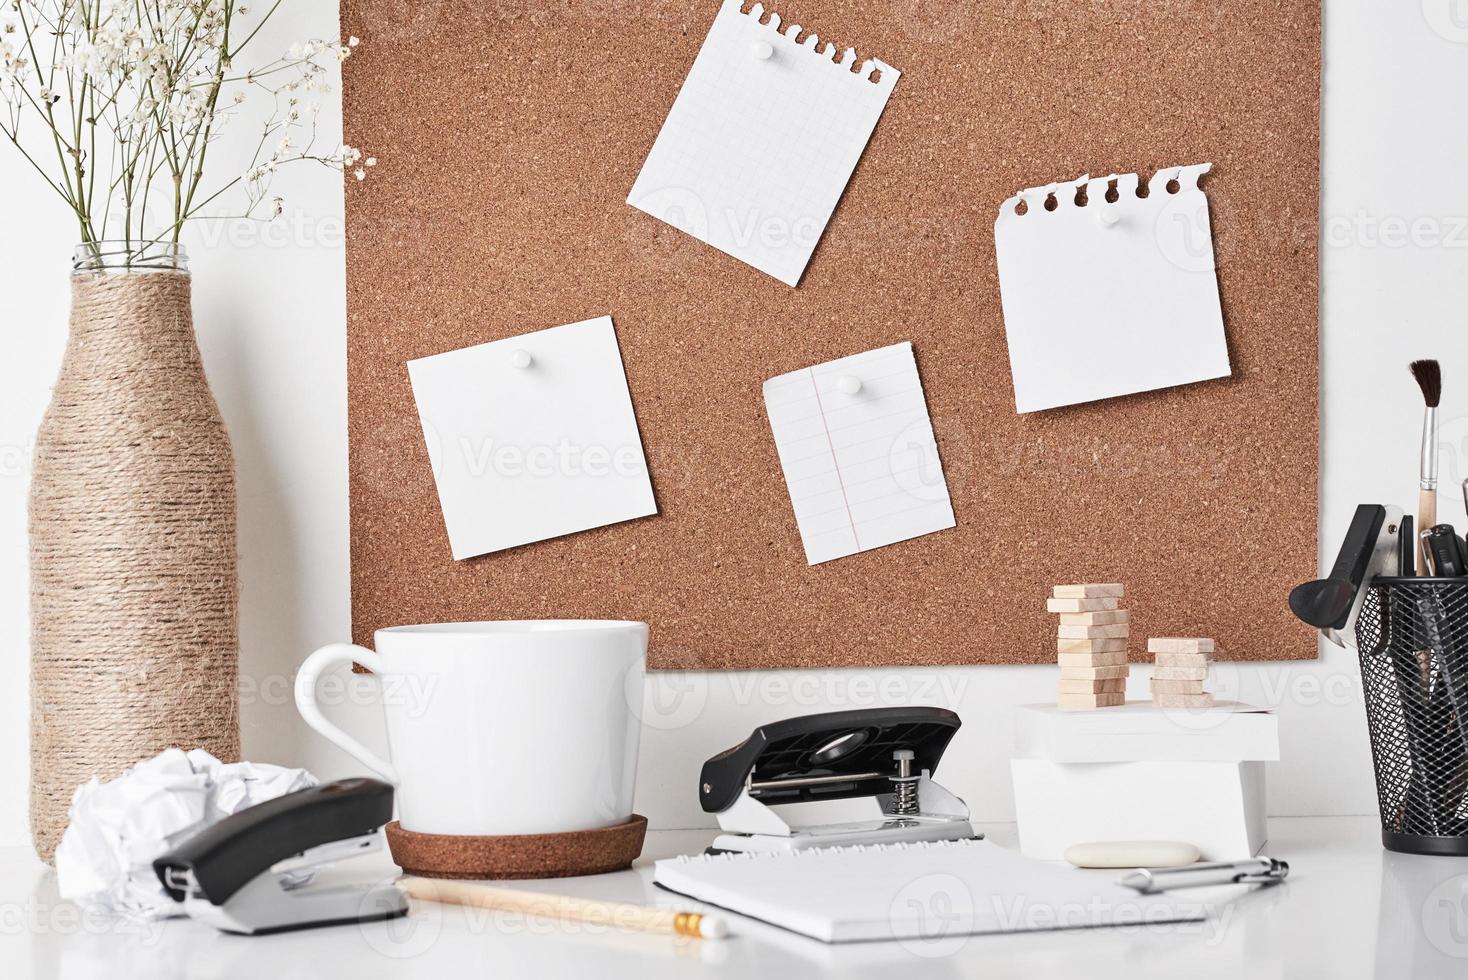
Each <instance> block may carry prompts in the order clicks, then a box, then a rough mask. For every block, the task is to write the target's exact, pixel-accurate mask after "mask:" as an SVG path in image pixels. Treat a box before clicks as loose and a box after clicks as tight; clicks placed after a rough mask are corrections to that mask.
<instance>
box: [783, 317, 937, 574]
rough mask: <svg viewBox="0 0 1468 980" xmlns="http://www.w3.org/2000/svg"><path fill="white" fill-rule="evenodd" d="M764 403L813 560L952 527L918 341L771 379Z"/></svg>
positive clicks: (815, 562)
mask: <svg viewBox="0 0 1468 980" xmlns="http://www.w3.org/2000/svg"><path fill="white" fill-rule="evenodd" d="M853 389H855V390H853ZM765 410H766V412H768V414H769V417H770V429H771V430H772V431H773V432H774V435H775V447H776V449H777V450H778V451H779V454H780V467H781V469H782V470H784V472H785V485H786V486H787V488H788V489H789V491H790V503H791V506H792V507H793V508H794V509H795V522H796V524H797V525H798V526H799V528H800V540H801V542H802V544H804V545H805V558H806V561H807V562H808V563H809V564H811V565H818V564H820V563H821V562H823V561H830V560H831V559H833V558H844V557H845V556H847V555H854V554H856V553H857V552H859V551H870V550H871V549H872V548H880V547H882V546H883V545H889V544H893V543H895V542H898V541H906V540H907V539H908V538H916V537H919V536H921V535H924V534H931V533H933V532H934V531H941V530H943V529H945V528H950V527H953V523H954V522H953V505H952V504H951V503H950V502H949V499H948V484H947V482H946V481H945V480H944V479H943V466H942V463H941V461H940V460H939V459H938V444H937V440H935V439H934V437H933V424H932V421H931V420H930V419H929V418H928V406H927V402H926V401H925V399H924V397H923V385H922V381H921V380H920V379H919V378H918V372H917V361H916V359H915V358H914V357H913V352H912V344H910V343H901V344H893V345H892V346H891V347H881V348H878V349H877V350H873V351H867V352H866V353H865V354H854V355H852V356H851V357H843V358H841V359H840V360H835V361H828V362H827V363H825V364H818V365H816V366H815V367H811V368H802V369H801V370H799V371H792V372H790V373H789V374H782V375H780V376H779V377H777V378H771V379H770V380H769V381H766V382H765Z"/></svg>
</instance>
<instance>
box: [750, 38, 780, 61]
mask: <svg viewBox="0 0 1468 980" xmlns="http://www.w3.org/2000/svg"><path fill="white" fill-rule="evenodd" d="M749 53H750V54H751V55H752V56H753V57H754V58H755V59H756V60H759V61H769V60H770V59H771V58H773V57H774V56H775V49H774V47H773V46H772V45H771V44H770V42H769V41H756V42H754V43H753V44H751V45H750V46H749Z"/></svg>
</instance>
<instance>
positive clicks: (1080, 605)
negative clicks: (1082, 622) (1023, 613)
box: [1045, 597, 1119, 613]
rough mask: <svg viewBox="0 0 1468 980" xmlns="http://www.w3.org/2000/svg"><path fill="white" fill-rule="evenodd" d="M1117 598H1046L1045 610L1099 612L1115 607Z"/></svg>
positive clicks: (1055, 611)
mask: <svg viewBox="0 0 1468 980" xmlns="http://www.w3.org/2000/svg"><path fill="white" fill-rule="evenodd" d="M1118 601H1119V600H1117V599H1108V598H1104V597H1103V598H1100V599H1046V600H1045V610H1046V612H1053V613H1082V612H1100V611H1102V610H1105V609H1115V608H1116V606H1117V603H1118Z"/></svg>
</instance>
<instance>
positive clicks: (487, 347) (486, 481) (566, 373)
mask: <svg viewBox="0 0 1468 980" xmlns="http://www.w3.org/2000/svg"><path fill="white" fill-rule="evenodd" d="M408 376H409V379H410V380H411V381H412V384H413V397H414V399H415V400H416V401H417V403H418V415H419V418H420V420H421V421H422V423H423V436H424V439H425V440H426V442H427V445H428V456H429V460H430V462H431V463H432V465H433V474H434V479H435V481H436V483H437V485H438V499H439V504H440V505H441V506H442V507H443V518H444V524H445V526H446V527H447V529H448V536H449V545H450V547H451V549H452V551H453V556H454V557H455V558H469V557H471V556H473V555H483V554H487V553H489V552H491V551H501V550H503V549H505V548H513V547H515V546H517V545H522V544H529V543H530V542H532V541H542V540H545V539H547V538H554V537H559V536H561V535H563V534H571V533H573V532H575V531H584V530H587V529H588V528H593V527H602V526H604V525H607V524H615V523H616V522H618V521H626V520H631V519H633V518H636V517H646V516H648V515H650V514H655V513H657V504H656V503H655V502H654V500H653V495H652V482H651V480H650V479H649V478H648V472H647V460H646V459H645V457H644V456H643V452H642V439H641V437H640V435H639V434H638V431H637V418H636V416H635V415H634V414H633V411H632V396H631V395H630V394H629V393H628V391H627V378H626V375H625V374H624V373H623V370H622V354H621V350H620V349H619V348H618V346H617V335H616V333H615V332H614V330H613V329H612V318H611V317H609V316H603V317H597V318H596V319H594V320H584V321H582V322H580V323H571V324H567V325H566V326H563V327H552V328H551V329H549V330H538V331H536V332H534V333H527V334H521V335H520V336H518V337H511V338H508V339H506V340H497V341H495V342H493V343H489V344H479V345H477V346H475V347H465V348H463V349H462V350H456V351H450V352H448V353H446V354H435V355H433V356H431V357H422V358H418V359H417V360H413V361H409V362H408Z"/></svg>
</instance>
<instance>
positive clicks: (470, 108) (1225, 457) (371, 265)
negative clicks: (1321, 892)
mask: <svg viewBox="0 0 1468 980" xmlns="http://www.w3.org/2000/svg"><path fill="white" fill-rule="evenodd" d="M717 7H718V4H717V0H694V2H686V3H673V2H671V0H646V2H634V3H623V2H621V0H618V2H615V3H613V2H611V0H559V2H552V3H549V4H546V3H532V4H519V3H513V4H512V3H495V2H489V3H483V2H476V3H468V2H461V0H446V2H439V3H433V4H404V3H402V2H401V0H345V2H344V3H343V5H342V20H343V34H344V35H346V34H355V35H358V36H360V37H361V38H362V44H361V46H360V47H359V48H358V49H357V50H356V52H355V53H354V55H353V56H352V58H350V59H349V60H348V62H347V63H346V66H345V68H346V78H345V93H344V101H345V111H346V122H347V132H348V133H349V134H350V139H351V142H353V143H354V144H356V145H361V146H364V147H367V148H369V149H370V150H371V151H372V152H374V153H375V155H376V156H377V157H378V159H379V160H380V164H379V165H378V166H377V167H376V168H375V169H374V170H373V172H372V174H371V178H370V179H369V180H367V181H364V182H362V183H360V184H358V183H354V182H349V184H351V186H349V187H348V196H347V215H348V231H349V235H348V249H347V300H348V365H349V390H350V422H349V425H350V443H351V521H352V612H353V632H354V634H355V636H356V639H357V640H358V641H359V642H364V643H370V641H371V635H372V631H373V630H374V629H377V628H379V627H383V626H389V625H395V624H402V623H416V622H429V621H443V620H471V619H482V618H492V619H511V618H540V617H557V618H560V617H614V618H634V619H642V620H645V621H647V622H648V623H650V624H651V626H652V637H653V640H652V650H651V653H650V658H649V663H650V665H651V666H653V667H655V668H748V667H817V666H867V665H919V664H972V663H1043V662H1053V661H1054V657H1055V653H1054V642H1055V641H1054V630H1055V622H1054V618H1053V617H1052V616H1050V615H1048V614H1047V613H1046V612H1045V605H1044V599H1045V596H1046V595H1047V593H1048V591H1049V588H1050V586H1051V585H1052V584H1054V583H1057V582H1078V581H1121V582H1124V583H1125V584H1126V585H1127V588H1128V593H1129V598H1128V600H1127V602H1126V605H1127V606H1128V607H1129V608H1130V609H1131V610H1132V622H1133V637H1134V642H1133V656H1134V657H1137V658H1138V659H1141V658H1142V657H1144V656H1145V655H1144V654H1143V653H1142V652H1141V651H1143V650H1144V649H1145V643H1144V642H1143V638H1145V637H1147V636H1149V635H1199V636H1211V637H1215V638H1216V639H1217V641H1218V647H1219V653H1218V656H1219V657H1220V658H1221V659H1243V660H1270V659H1290V658H1305V657H1312V656H1314V654H1315V638H1314V634H1313V633H1312V632H1310V631H1308V630H1305V629H1304V628H1302V627H1300V626H1299V624H1298V623H1296V622H1295V621H1294V620H1293V619H1292V618H1291V616H1290V614H1289V612H1288V610H1287V608H1286V604H1285V597H1286V594H1287V592H1288V590H1289V588H1290V587H1291V586H1293V585H1295V584H1297V583H1298V582H1301V581H1305V580H1306V579H1309V578H1313V577H1314V575H1315V555H1316V548H1315V535H1316V498H1317V491H1316V481H1317V459H1318V452H1317V444H1318V415H1317V393H1318V385H1317V340H1316V336H1317V266H1316V229H1317V216H1318V190H1319V188H1318V155H1319V102H1318V95H1319V40H1320V12H1319V9H1318V7H1317V6H1316V5H1314V4H1310V3H1300V4H1286V3H1279V2H1277V0H1237V2H1233V3H1229V4H1227V5H1221V4H1217V3H1215V2H1213V0H1181V2H1178V3H1172V4H1168V5H1166V7H1165V8H1158V7H1157V6H1156V5H1155V4H1150V3H1145V2H1142V0H1109V2H1101V0H1096V2H1092V3H1080V4H1076V3H1058V2H1050V0H1008V2H1001V3H998V4H959V3H946V2H938V0H913V2H902V0H894V2H891V3H881V4H871V3H856V2H837V0H790V2H788V3H786V2H780V3H778V4H776V5H774V9H776V10H777V11H778V12H779V13H780V14H781V15H782V17H783V18H784V20H785V22H786V23H790V22H792V21H797V22H799V23H801V24H805V25H810V27H811V28H812V29H814V30H816V31H817V33H819V34H820V35H821V36H822V37H823V38H829V39H830V40H833V41H835V42H836V43H837V45H838V47H842V48H844V47H846V46H848V45H850V46H854V47H856V48H857V53H858V56H859V58H866V57H878V58H881V59H883V60H885V61H887V62H889V63H891V64H893V65H895V66H897V67H898V68H899V69H900V70H901V71H902V78H901V81H900V83H899V84H898V86H897V88H896V91H895V92H894V94H893V96H892V99H891V101H890V103H889V104H888V106H887V108H886V112H885V114H884V115H883V116H882V119H881V121H880V123H879V124H878V126H877V129H876V132H875V133H874V135H873V137H872V140H871V142H870V144H869V145H868V147H867V151H866V154H865V156H864V157H863V158H862V160H861V162H860V164H859V165H858V166H857V169H856V172H855V174H854V175H853V177H852V180H851V182H850V184H849V186H848V187H847V190H846V193H845V196H844V197H843V199H842V201H841V203H840V206H839V207H838V208H837V210H836V213H835V215H834V217H833V218H832V221H831V223H830V225H829V227H828V228H827V230H826V233H825V236H824V238H823V239H822V240H821V243H820V245H819V247H818V248H817V250H816V252H815V255H814V257H813V259H812V261H811V264H810V266H809V267H808V269H807V271H806V274H805V278H804V280H803V281H802V283H801V285H800V287H799V288H798V289H791V288H790V287H788V286H785V285H783V284H781V283H780V282H777V281H776V280H774V279H771V278H769V277H768V276H765V275H763V274H761V273H759V272H757V271H755V270H754V269H751V268H749V267H747V266H745V265H743V264H742V263H740V262H738V261H736V260H735V259H732V258H730V257H728V256H726V255H723V254H721V253H719V252H716V251H714V250H713V249H711V248H709V247H707V246H705V245H703V244H702V243H700V242H698V241H696V240H694V239H693V238H690V237H688V236H686V235H683V234H681V233H679V232H677V231H675V230H673V229H671V228H669V227H667V226H665V225H663V224H661V223H660V222H658V221H656V220H654V219H653V218H651V217H649V216H648V215H646V214H643V213H641V212H639V211H637V210H634V209H633V208H631V207H629V206H627V205H626V204H625V203H624V200H625V198H626V194H627V191H628V189H629V188H630V187H631V186H632V182H633V179H634V178H635V176H636V174H637V172H638V169H639V168H640V166H641V164H642V161H643V159H644V158H645V156H646V154H647V151H648V148H649V147H650V146H651V145H652V141H653V138H654V136H655V135H656V134H657V132H658V129H659V127H660V126H661V124H662V121H663V118H664V116H665V115H666V113H667V110H668V108H669V106H670V105H671V104H672V102H673V99H674V97H675V95H676V94H677V92H678V89H679V86H680V85H681V83H682V81H683V78H684V76H685V75H686V73H687V71H688V67H689V65H690V64H691V63H692V61H693V57H694V55H695V54H696V52H697V50H698V47H699V45H700V44H701V43H702V40H703V37H704V35H705V33H706V32H707V29H708V26H709V24H710V23H711V22H712V20H713V17H714V14H715V12H716V10H717ZM1245 26H1246V27H1247V29H1244V28H1245ZM1201 161H1212V162H1213V163H1214V171H1213V173H1212V174H1211V175H1210V176H1209V177H1207V178H1205V180H1204V182H1203V186H1204V188H1205V189H1206V190H1207V192H1208V195H1209V200H1210V203H1211V207H1212V220H1213V228H1214V241H1215V252H1216V256H1217V261H1218V264H1219V285H1220V290H1221V294H1222V298H1223V304H1224V317H1225V322H1226V329H1227V334H1228V341H1229V346H1230V352H1231V356H1232V360H1233V368H1234V373H1233V376H1232V378H1230V379H1227V380H1224V381H1216V382H1208V383H1204V384H1199V385H1193V386H1189V387H1185V388H1179V389H1174V390H1169V391H1162V392H1156V393H1152V394H1146V395H1140V396H1133V397H1128V398H1124V399H1118V400H1114V401H1108V402H1102V403H1097V404H1093V405H1087V406H1080V407H1075V408H1068V409H1061V410H1056V411H1051V412H1043V413H1038V414H1034V415H1026V416H1018V415H1016V414H1015V411H1014V404H1013V392H1012V388H1011V384H1010V377H1009V364H1008V357H1007V349H1006V345H1005V338H1004V328H1003V322H1002V320H1001V317H1000V305H999V288H998V281H997V275H996V271H995V257H994V243H993V224H994V217H995V214H996V209H997V208H998V206H999V204H1000V202H1002V201H1003V200H1004V199H1005V198H1006V197H1008V196H1009V195H1010V194H1012V193H1014V192H1015V191H1017V190H1019V189H1020V188H1022V187H1027V186H1033V185H1034V184H1037V183H1040V182H1044V181H1049V180H1057V179H1065V178H1068V177H1072V176H1075V175H1079V174H1081V173H1086V172H1089V173H1093V174H1099V173H1107V172H1112V171H1116V172H1130V171H1135V172H1138V173H1140V174H1142V175H1143V179H1144V180H1145V178H1146V177H1147V176H1149V175H1150V174H1151V173H1152V172H1153V171H1154V170H1156V169H1158V168H1160V167H1164V166H1173V165H1179V164H1184V163H1193V162H1201ZM604 313H610V314H611V315H612V316H613V318H614V320H615V325H616V331H617V336H618V339H619V341H620V343H621V348H622V352H623V360H624V363H625V367H626V373H627V378H628V383H629V386H630V389H631V393H632V398H633V402H634V404H635V407H636V411H637V415H638V420H639V424H640V427H641V431H642V436H643V441H644V444H645V447H646V452H647V459H648V463H649V466H650V468H651V472H652V479H653V485H654V489H655V492H656V496H657V501H658V505H659V509H660V513H659V514H658V516H655V517H650V518H645V519H642V520H637V521H633V522H629V523H624V524H618V525H614V526H611V527H607V528H603V529H600V530H595V531H588V532H584V533H581V534H576V535H572V536H569V537H565V538H560V539H557V540H552V541H546V542H542V543H539V544H534V545H529V546H526V547H522V548H518V549H514V550H511V551H505V552H500V553H497V554H493V555H489V556H486V557H483V558H477V559H470V560H467V561H460V562H454V561H452V560H451V559H450V557H449V548H448V542H447V538H446V535H445V532H444V526H443V520H442V517H441V514H440V511H439V506H438V501H437V498H436V496H435V492H434V486H433V480H432V474H431V472H430V467H429V464H428V459H427V456H426V451H425V449H424V445H423V440H422V434H421V430H420V428H419V424H418V421H417V416H416V413H415V411H414V405H413V399H412V395H411V392H410V389H409V385H408V375H407V372H406V370H405V367H404V364H405V362H406V361H407V360H409V359H410V358H415V357H421V356H424V355H427V354H433V353H438V352H441V351H446V350H451V349H454V348H458V347H462V346H466V345H470V344H476V343H482V342H485V341H489V340H495V339H499V338H502V337H506V336H510V335H513V334H517V333H522V332H525V331H528V330H533V329H539V328H543V327H549V326H555V325H558V324H563V323H571V322H574V321H577V320H582V319H586V318H589V317H593V316H598V315H601V314H604ZM901 340H911V341H912V342H913V343H914V344H915V346H916V350H917V358H918V364H919V368H920V371H921V374H922V378H923V383H924V385H925V388H926V391H927V398H928V405H929V409H930V411H931V414H932V418H933V423H934V428H935V430H936V433H937V436H938V442H939V448H940V453H941V456H942V460H943V466H944V471H945V473H946V475H947V479H948V486H949V490H950V493H951V495H952V500H953V507H954V511H955V513H956V516H957V521H958V526H957V528H955V529H953V530H950V531H944V532H941V533H938V534H934V535H929V536H927V537H923V538H919V539H916V540H912V541H907V542H904V543H901V544H897V545H894V546H891V547H887V548H882V549H878V550H875V551H871V552H866V553H863V554H859V555H855V556H852V557H849V558H843V559H840V560H837V561H833V562H830V563H828V564H824V565H819V566H815V567H809V566H807V565H806V563H805V560H804V557H803V553H802V549H801V544H800V540H799V537H798V535H797V532H796V526H795V521H794V518H793V516H792V514H791V510H790V503H789V499H788V496H787V494H786V490H785V486H784V483H783V481H782V479H781V475H780V467H779V462H778V460H777V458H776V455H775V448H774V444H773V440H772V438H771V435H770V431H769V426H768V423H767V420H766V419H765V417H764V409H763V403H762V399H761V383H762V382H763V381H764V380H765V379H766V378H769V377H773V376H774V375H777V374H780V373H782V372H785V371H790V370H793V369H795V368H799V367H803V366H807V365H810V364H815V363H819V362H822V361H826V360H829V359H832V358H835V357H838V356H842V355H845V354H851V353H855V352H858V351H864V350H868V349H870V348H875V347H879V346H883V345H886V344H890V343H894V342H897V341H901Z"/></svg>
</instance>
